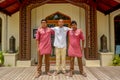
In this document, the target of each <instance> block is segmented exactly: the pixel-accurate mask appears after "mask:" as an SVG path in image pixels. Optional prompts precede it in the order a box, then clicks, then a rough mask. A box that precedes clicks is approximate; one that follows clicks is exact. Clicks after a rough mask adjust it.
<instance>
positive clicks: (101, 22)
mask: <svg viewBox="0 0 120 80" xmlns="http://www.w3.org/2000/svg"><path fill="white" fill-rule="evenodd" d="M103 34H104V35H105V36H106V37H107V48H108V50H109V18H108V15H105V14H103V13H101V12H99V11H97V39H98V50H100V49H101V48H100V46H101V43H100V38H101V36H102V35H103Z"/></svg>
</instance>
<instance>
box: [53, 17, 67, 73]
mask: <svg viewBox="0 0 120 80" xmlns="http://www.w3.org/2000/svg"><path fill="white" fill-rule="evenodd" d="M63 25H64V21H63V19H59V20H58V26H56V27H54V28H51V29H53V30H54V32H55V39H54V46H55V54H56V71H55V72H54V75H57V74H58V73H59V72H60V70H61V69H62V73H64V74H65V73H66V68H65V67H66V65H65V64H66V36H67V32H68V30H69V28H68V27H65V26H63ZM60 62H61V63H60Z"/></svg>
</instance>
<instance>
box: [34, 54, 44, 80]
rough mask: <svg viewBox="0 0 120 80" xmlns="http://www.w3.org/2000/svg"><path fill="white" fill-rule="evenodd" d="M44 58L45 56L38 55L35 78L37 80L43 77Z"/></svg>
mask: <svg viewBox="0 0 120 80" xmlns="http://www.w3.org/2000/svg"><path fill="white" fill-rule="evenodd" d="M42 58H43V55H40V53H38V65H37V74H36V76H35V77H36V78H37V77H39V76H40V75H41V67H42Z"/></svg>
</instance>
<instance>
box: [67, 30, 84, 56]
mask: <svg viewBox="0 0 120 80" xmlns="http://www.w3.org/2000/svg"><path fill="white" fill-rule="evenodd" d="M68 36H69V47H68V55H69V56H72V57H82V52H81V46H80V40H84V35H83V32H82V31H81V30H80V29H77V30H75V31H73V30H70V31H69V32H68Z"/></svg>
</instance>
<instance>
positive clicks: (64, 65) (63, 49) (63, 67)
mask: <svg viewBox="0 0 120 80" xmlns="http://www.w3.org/2000/svg"><path fill="white" fill-rule="evenodd" d="M61 58H62V59H61V60H62V66H61V67H62V71H63V73H66V72H65V70H66V48H61Z"/></svg>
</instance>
